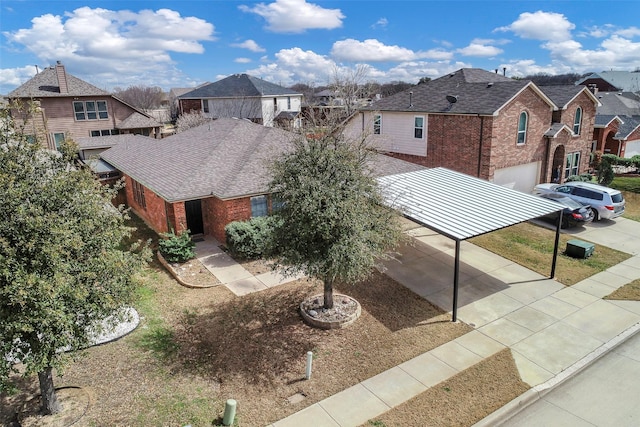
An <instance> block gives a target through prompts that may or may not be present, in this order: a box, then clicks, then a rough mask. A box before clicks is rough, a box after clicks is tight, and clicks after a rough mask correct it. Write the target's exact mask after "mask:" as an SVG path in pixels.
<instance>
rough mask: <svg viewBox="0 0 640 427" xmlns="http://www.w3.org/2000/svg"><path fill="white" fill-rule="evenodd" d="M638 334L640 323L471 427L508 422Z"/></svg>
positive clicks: (485, 426) (492, 426)
mask: <svg viewBox="0 0 640 427" xmlns="http://www.w3.org/2000/svg"><path fill="white" fill-rule="evenodd" d="M638 332H640V322H638V323H636V324H635V325H633V326H631V327H629V328H627V329H625V330H624V331H622V332H621V333H620V334H618V335H616V336H615V337H614V338H612V339H611V340H610V341H607V342H606V343H604V344H602V345H601V346H600V347H598V348H597V349H595V350H594V351H592V352H591V353H589V354H587V355H586V356H585V357H583V358H582V359H580V360H578V361H577V362H576V363H574V364H573V365H571V366H569V367H568V368H567V369H565V370H564V371H562V372H560V373H559V374H558V375H556V376H555V377H553V378H551V379H550V380H549V381H546V382H544V383H542V384H538V385H537V386H535V387H532V388H531V389H529V390H527V391H526V392H524V393H523V394H521V395H520V396H518V397H516V398H515V399H513V400H512V401H510V402H509V403H507V404H506V405H504V406H502V407H501V408H499V409H498V410H496V411H494V412H492V413H491V414H489V415H487V416H486V417H484V418H483V419H481V420H480V421H478V422H477V423H475V424H474V425H473V426H472V427H494V426H500V425H502V424H503V423H505V422H507V421H509V420H510V419H511V418H513V417H514V416H516V415H517V414H518V413H519V412H521V411H522V410H524V409H525V408H527V407H528V406H530V405H532V404H533V403H535V402H537V401H538V400H540V399H542V398H543V397H544V396H545V395H546V394H547V393H549V392H551V391H553V390H554V389H555V388H556V387H558V386H560V385H561V384H563V383H564V382H565V381H567V380H569V379H570V378H572V377H573V376H575V375H577V374H578V373H580V372H582V371H583V370H585V369H586V368H588V367H589V366H590V365H592V364H593V363H595V362H596V361H597V360H598V359H600V358H601V357H603V356H604V355H605V354H607V353H608V352H610V351H611V350H614V349H615V348H616V347H618V346H619V345H621V344H623V343H624V342H625V341H626V340H628V339H629V338H631V337H632V336H634V335H635V334H637V333H638Z"/></svg>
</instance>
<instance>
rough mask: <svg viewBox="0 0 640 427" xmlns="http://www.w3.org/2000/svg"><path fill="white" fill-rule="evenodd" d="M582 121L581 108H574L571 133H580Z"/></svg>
mask: <svg viewBox="0 0 640 427" xmlns="http://www.w3.org/2000/svg"><path fill="white" fill-rule="evenodd" d="M581 123H582V108H580V107H578V108H576V116H575V118H574V119H573V133H574V134H575V135H580V125H581Z"/></svg>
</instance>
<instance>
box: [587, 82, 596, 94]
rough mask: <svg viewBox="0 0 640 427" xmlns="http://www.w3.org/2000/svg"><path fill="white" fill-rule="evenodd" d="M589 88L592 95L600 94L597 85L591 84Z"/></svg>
mask: <svg viewBox="0 0 640 427" xmlns="http://www.w3.org/2000/svg"><path fill="white" fill-rule="evenodd" d="M587 87H588V88H589V90H590V91H591V93H592V94H594V95H597V94H598V85H597V84H595V83H591V84H590V85H587Z"/></svg>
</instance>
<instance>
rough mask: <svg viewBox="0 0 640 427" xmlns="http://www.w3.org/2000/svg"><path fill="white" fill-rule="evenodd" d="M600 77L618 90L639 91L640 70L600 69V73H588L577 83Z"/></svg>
mask: <svg viewBox="0 0 640 427" xmlns="http://www.w3.org/2000/svg"><path fill="white" fill-rule="evenodd" d="M594 79H602V80H605V81H606V82H608V83H609V84H610V85H611V86H614V87H616V88H617V89H618V90H623V91H628V92H640V71H602V72H600V73H593V74H589V75H588V76H586V77H584V78H582V79H580V80H578V81H577V82H576V84H577V85H580V84H583V83H584V82H587V81H589V80H594Z"/></svg>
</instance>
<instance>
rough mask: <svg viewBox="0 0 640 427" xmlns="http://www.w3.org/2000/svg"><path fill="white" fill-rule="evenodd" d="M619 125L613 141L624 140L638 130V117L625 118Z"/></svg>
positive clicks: (639, 123)
mask: <svg viewBox="0 0 640 427" xmlns="http://www.w3.org/2000/svg"><path fill="white" fill-rule="evenodd" d="M623 120H624V121H623V122H622V123H621V124H620V127H619V128H618V132H616V135H615V136H614V137H613V139H618V140H625V139H627V138H629V136H630V135H631V134H632V133H633V132H634V131H635V130H636V129H638V128H640V116H634V117H625V118H624V119H623Z"/></svg>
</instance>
